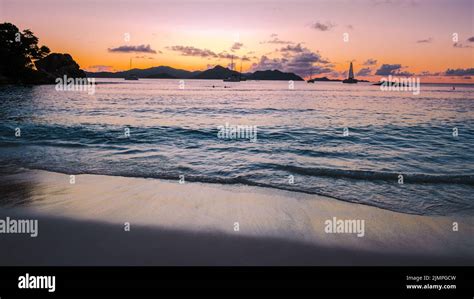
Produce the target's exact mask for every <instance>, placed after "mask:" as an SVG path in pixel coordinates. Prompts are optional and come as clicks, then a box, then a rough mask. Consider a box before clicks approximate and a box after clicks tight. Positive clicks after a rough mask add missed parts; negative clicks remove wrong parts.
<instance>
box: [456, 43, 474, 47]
mask: <svg viewBox="0 0 474 299" xmlns="http://www.w3.org/2000/svg"><path fill="white" fill-rule="evenodd" d="M453 47H455V48H472V47H471V46H469V45H464V44H463V43H454V44H453Z"/></svg>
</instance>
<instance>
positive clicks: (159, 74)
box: [86, 66, 200, 79]
mask: <svg viewBox="0 0 474 299" xmlns="http://www.w3.org/2000/svg"><path fill="white" fill-rule="evenodd" d="M199 73H200V71H194V72H190V71H186V70H181V69H175V68H172V67H169V66H157V67H151V68H147V69H143V70H142V69H131V70H128V71H123V72H115V73H113V72H86V74H87V76H88V77H91V78H125V77H126V76H130V75H135V76H137V77H138V78H177V79H189V78H191V77H194V76H196V75H197V74H199Z"/></svg>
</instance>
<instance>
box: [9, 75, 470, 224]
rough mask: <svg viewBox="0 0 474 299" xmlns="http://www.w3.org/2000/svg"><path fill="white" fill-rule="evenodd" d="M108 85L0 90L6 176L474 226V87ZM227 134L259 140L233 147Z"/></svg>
mask: <svg viewBox="0 0 474 299" xmlns="http://www.w3.org/2000/svg"><path fill="white" fill-rule="evenodd" d="M96 82H97V85H95V88H94V89H95V90H94V92H93V93H91V92H87V91H57V90H56V89H55V86H54V85H43V86H34V87H22V86H2V87H0V119H1V123H0V163H1V167H2V168H3V170H5V169H10V170H13V169H21V168H28V169H42V170H48V171H54V172H61V173H65V174H101V175H111V176H126V177H144V178H150V179H165V180H176V181H177V182H178V181H179V180H180V178H181V180H183V179H184V182H203V183H215V184H243V185H251V186H261V187H267V188H276V189H282V190H288V191H292V192H304V193H307V194H317V195H324V196H328V197H332V198H335V199H338V200H341V201H346V202H353V203H359V204H366V205H370V206H375V207H379V208H382V209H388V210H392V211H398V212H402V213H409V214H418V215H474V150H473V148H474V100H473V92H474V85H456V89H455V90H452V86H450V85H442V84H439V85H436V84H422V85H421V91H420V94H418V95H414V94H413V93H412V92H408V91H405V92H402V91H381V90H380V87H379V86H373V85H370V84H369V83H359V84H341V83H339V82H316V83H315V84H308V83H306V82H294V85H292V84H289V83H288V82H286V81H279V82H277V81H246V82H239V83H233V82H222V81H220V80H184V81H180V80H172V79H169V80H164V79H163V80H153V79H149V80H147V79H141V80H139V81H124V80H122V79H96ZM291 87H293V89H292V88H291ZM223 126H227V127H236V126H241V127H245V128H248V129H254V130H255V131H254V133H255V137H256V138H255V140H251V138H247V137H248V136H246V135H245V136H240V135H237V137H240V138H235V137H236V136H233V137H234V138H232V136H231V137H229V135H226V136H227V138H221V137H222V136H219V128H222V127H223ZM243 135H244V134H243ZM156 192H157V194H159V192H160V190H156ZM209 196H213V195H212V194H209ZM242 196H245V194H242ZM315 200H317V199H315ZM0 204H2V201H1V200H0ZM3 204H4V205H6V203H5V202H3ZM8 204H12V203H11V201H8ZM13 204H14V203H13Z"/></svg>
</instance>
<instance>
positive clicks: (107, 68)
mask: <svg viewBox="0 0 474 299" xmlns="http://www.w3.org/2000/svg"><path fill="white" fill-rule="evenodd" d="M87 70H88V71H89V72H112V71H114V68H113V67H112V66H110V65H91V66H89V67H88V68H87Z"/></svg>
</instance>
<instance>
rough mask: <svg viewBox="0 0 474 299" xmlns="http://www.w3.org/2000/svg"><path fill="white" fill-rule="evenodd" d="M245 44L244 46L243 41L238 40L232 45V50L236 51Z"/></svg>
mask: <svg viewBox="0 0 474 299" xmlns="http://www.w3.org/2000/svg"><path fill="white" fill-rule="evenodd" d="M243 46H244V44H243V43H237V42H236V43H234V44H233V45H232V47H231V48H230V50H231V51H232V52H234V51H237V50H240V48H242V47H243Z"/></svg>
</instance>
